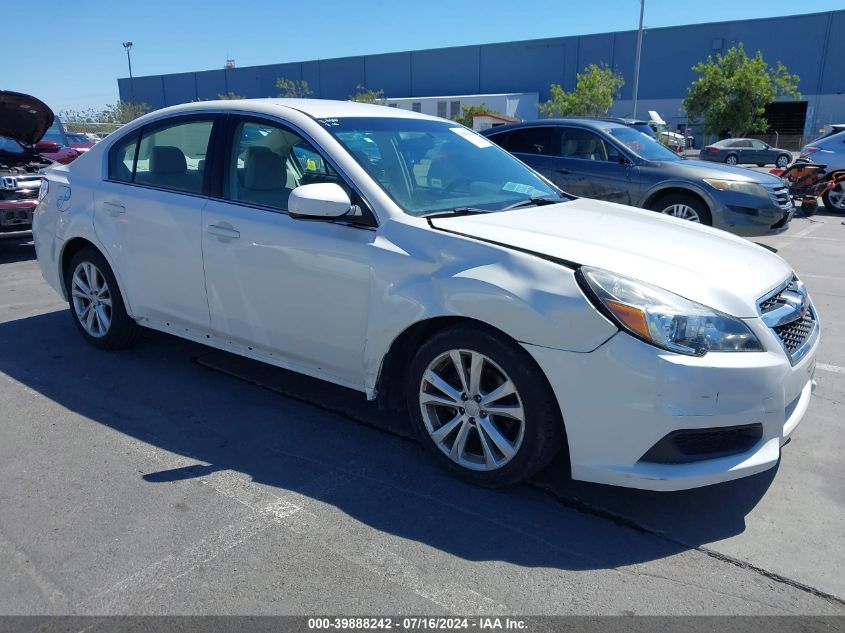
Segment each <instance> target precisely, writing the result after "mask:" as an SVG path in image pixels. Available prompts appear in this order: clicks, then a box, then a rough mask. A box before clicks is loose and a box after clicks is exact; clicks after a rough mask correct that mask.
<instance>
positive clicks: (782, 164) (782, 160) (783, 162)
mask: <svg viewBox="0 0 845 633" xmlns="http://www.w3.org/2000/svg"><path fill="white" fill-rule="evenodd" d="M775 164H776V165H777V166H778V167H780V168H781V169H783V168H784V167H786V166H787V165H788V164H789V159H788V158H787V157H786V156H778V160H777V163H775Z"/></svg>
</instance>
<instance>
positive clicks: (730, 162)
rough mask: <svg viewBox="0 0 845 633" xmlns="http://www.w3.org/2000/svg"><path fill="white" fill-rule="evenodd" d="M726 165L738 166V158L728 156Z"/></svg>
mask: <svg viewBox="0 0 845 633" xmlns="http://www.w3.org/2000/svg"><path fill="white" fill-rule="evenodd" d="M725 163H726V164H728V165H736V156H728V157H727V158H726V159H725Z"/></svg>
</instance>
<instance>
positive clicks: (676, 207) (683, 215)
mask: <svg viewBox="0 0 845 633" xmlns="http://www.w3.org/2000/svg"><path fill="white" fill-rule="evenodd" d="M661 213H665V214H666V215H673V216H675V217H676V218H680V219H682V220H689V221H690V222H701V218H700V217H698V213H697V212H696V210H695V209H693V208H692V207H691V206H689V205H688V204H670V205H669V206H668V207H666V208H665V209H663V210H662V211H661Z"/></svg>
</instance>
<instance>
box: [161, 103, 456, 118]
mask: <svg viewBox="0 0 845 633" xmlns="http://www.w3.org/2000/svg"><path fill="white" fill-rule="evenodd" d="M280 108H290V109H293V110H298V111H299V112H302V113H304V114H307V115H308V116H311V117H313V118H315V119H334V118H345V117H379V118H400V119H430V120H440V119H437V117H433V116H429V115H427V114H422V113H420V112H413V111H411V110H402V109H401V108H391V107H388V106H383V105H378V104H372V103H358V102H356V101H334V100H331V99H224V100H219V101H199V102H192V103H183V104H181V105H177V106H171V107H169V108H164V109H162V110H156V111H155V114H156V115H162V114H179V113H181V112H196V111H198V110H235V111H240V112H243V111H247V112H262V113H265V114H274V113H275V114H278V110H279V109H280Z"/></svg>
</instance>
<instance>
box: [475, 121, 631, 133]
mask: <svg viewBox="0 0 845 633" xmlns="http://www.w3.org/2000/svg"><path fill="white" fill-rule="evenodd" d="M554 125H571V126H574V127H583V128H589V129H593V130H611V129H614V128H626V127H628V126H627V125H624V124H622V123H616V122H615V121H607V120H604V119H588V118H583V119H582V118H574V117H570V118H566V119H563V118H556V119H536V120H534V121H522V122H520V123H511V124H510V125H499V126H497V127H494V128H490V129H489V130H484V131H483V132H482V134H492V133H496V134H498V133H499V132H506V131H508V130H516V129H520V128H527V127H549V126H554Z"/></svg>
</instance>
